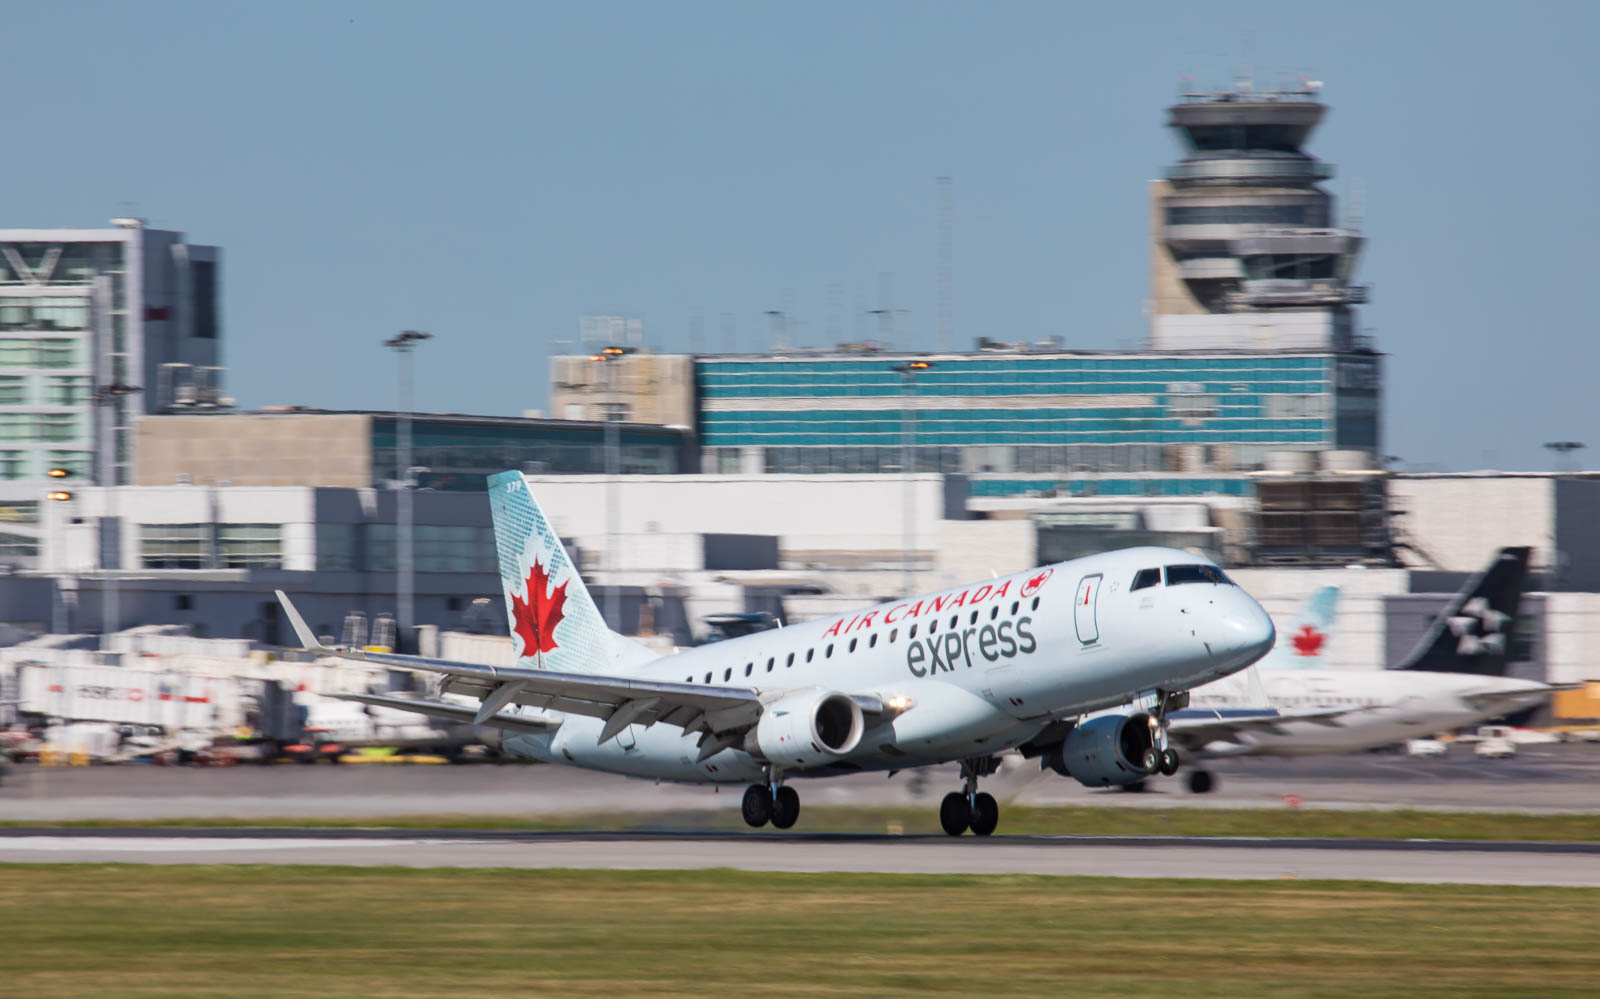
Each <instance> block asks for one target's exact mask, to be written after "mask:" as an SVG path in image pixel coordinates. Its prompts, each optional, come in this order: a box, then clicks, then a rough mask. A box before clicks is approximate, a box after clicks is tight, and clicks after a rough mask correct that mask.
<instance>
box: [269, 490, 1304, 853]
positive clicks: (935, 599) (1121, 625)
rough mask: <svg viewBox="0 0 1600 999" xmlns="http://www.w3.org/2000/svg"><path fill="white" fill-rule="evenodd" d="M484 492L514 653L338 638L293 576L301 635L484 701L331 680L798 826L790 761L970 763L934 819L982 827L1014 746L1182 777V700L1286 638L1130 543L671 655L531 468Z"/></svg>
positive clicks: (822, 770)
mask: <svg viewBox="0 0 1600 999" xmlns="http://www.w3.org/2000/svg"><path fill="white" fill-rule="evenodd" d="M489 501H490V510H491V513H492V515H493V519H494V528H495V541H496V546H497V548H498V551H499V562H500V577H501V582H502V584H503V588H504V591H505V602H506V613H507V617H508V618H509V622H510V629H511V634H512V635H513V636H514V637H513V643H514V646H515V648H516V650H517V663H518V665H517V666H515V667H496V666H485V665H478V664H473V663H458V662H449V661H445V660H439V659H429V658H422V657H417V656H405V655H396V654H391V653H382V652H369V651H365V650H362V649H355V648H337V649H335V648H327V647H325V646H323V645H322V644H321V643H320V642H319V641H318V640H317V638H316V636H315V635H314V634H313V633H312V631H311V629H310V628H308V627H307V626H306V623H305V620H304V618H303V617H301V615H300V614H299V612H298V611H297V610H295V608H294V605H293V603H292V602H291V601H290V600H289V598H288V596H286V595H285V594H284V593H283V592H282V591H279V592H278V599H279V601H280V602H281V603H282V604H283V607H284V610H285V612H286V615H287V617H288V618H289V621H290V623H291V624H292V625H293V627H294V630H295V633H296V635H298V636H299V639H300V641H301V643H302V644H303V645H304V646H305V647H306V649H308V650H310V651H314V652H317V653H321V654H323V655H328V656H335V657H338V658H342V659H348V660H354V661H359V662H366V663H377V664H381V665H384V666H389V667H398V668H406V669H412V670H420V671H424V672H429V673H435V674H440V675H441V677H442V679H441V681H440V683H439V687H438V690H439V693H440V695H441V697H442V696H443V695H450V694H455V695H467V696H469V697H474V698H477V699H478V701H479V705H478V707H477V708H476V709H475V710H474V708H473V707H471V706H470V705H466V704H461V703H452V702H449V701H446V700H442V699H438V700H434V699H427V700H415V699H410V698H405V697H399V696H394V695H385V694H336V695H332V696H335V697H342V698H344V699H347V700H354V701H362V702H365V703H368V704H378V705H383V706H387V707H397V708H403V709H405V710H408V711H415V712H419V713H421V714H426V715H431V716H434V717H439V718H449V719H455V720H460V721H467V722H470V723H472V724H474V725H475V726H478V731H479V733H480V734H481V735H482V736H483V737H484V738H485V740H486V741H490V742H491V744H492V745H497V746H498V747H499V748H500V749H501V750H502V751H504V752H507V753H510V754H514V755H518V756H523V757H526V758H529V759H533V760H539V761H543V762H546V763H558V764H570V765H573V766H578V767H585V768H589V769H593V770H601V771H606V772H609V773H616V774H624V775H628V776H632V777H643V778H651V779H655V780H667V781H676V782H690V783H702V784H724V785H726V784H747V785H748V787H747V788H746V790H745V793H744V797H743V800H742V802H741V812H742V815H743V817H744V820H745V822H746V823H748V824H749V825H750V826H751V827H753V828H760V827H761V826H764V825H766V824H767V823H768V822H770V823H771V824H772V825H773V826H774V827H776V828H778V829H788V828H790V827H792V826H793V825H794V824H795V822H796V820H797V819H798V817H799V814H800V798H799V794H798V793H797V792H796V791H795V789H794V788H793V786H791V785H790V784H789V783H787V780H788V779H789V778H791V777H827V776H832V775H839V774H849V773H859V772H862V771H889V772H890V774H891V775H892V774H893V773H894V772H896V771H899V770H902V769H908V768H911V767H921V766H928V765H932V764H939V763H948V762H951V761H959V762H960V764H961V771H962V779H963V789H962V790H961V791H951V792H950V793H949V794H947V795H946V796H945V797H944V799H943V801H942V802H941V804H940V809H939V817H940V824H941V826H942V827H943V828H944V830H945V832H947V833H949V834H950V835H952V836H959V835H961V834H962V833H964V832H966V831H967V830H969V829H970V830H971V831H972V832H973V833H974V834H976V835H979V836H987V835H989V834H991V833H993V832H994V830H995V828H996V827H997V826H998V824H999V818H1000V810H999V805H998V804H997V803H996V802H995V799H994V797H993V796H992V795H990V794H987V793H984V792H980V791H979V790H978V781H979V779H980V778H982V777H986V776H989V775H991V774H993V773H994V772H995V771H996V769H997V767H998V764H999V754H1000V753H1001V752H1002V751H1006V750H1010V749H1013V748H1017V747H1027V748H1026V750H1025V751H1027V752H1031V753H1033V754H1034V755H1040V756H1045V757H1048V758H1051V759H1053V760H1055V761H1056V763H1057V764H1058V765H1059V766H1060V767H1061V768H1062V769H1063V770H1064V771H1065V772H1067V773H1071V774H1073V775H1074V776H1080V775H1081V776H1089V775H1102V774H1103V775H1107V776H1112V777H1115V778H1116V779H1118V780H1121V779H1124V778H1127V777H1131V776H1134V775H1148V774H1150V773H1154V772H1157V771H1162V770H1164V771H1166V772H1168V773H1171V772H1175V771H1176V769H1177V766H1178V762H1179V761H1178V758H1177V754H1176V752H1175V751H1173V750H1172V749H1171V748H1170V747H1169V746H1168V745H1167V742H1166V737H1165V720H1166V718H1167V716H1168V714H1169V713H1170V712H1171V711H1173V710H1175V709H1177V708H1181V707H1182V706H1183V704H1184V703H1185V701H1186V692H1187V690H1188V689H1189V688H1190V687H1193V686H1196V685H1198V684H1201V683H1205V682H1207V681H1209V680H1213V679H1216V678H1218V677H1222V676H1226V675H1228V674H1230V673H1233V672H1236V671H1238V670H1241V669H1244V668H1245V667H1246V666H1249V665H1250V664H1251V663H1253V662H1255V661H1256V660H1257V659H1260V658H1261V657H1262V656H1263V655H1265V654H1266V652H1267V650H1268V649H1270V648H1271V647H1272V643H1273V640H1274V638H1275V633H1274V631H1273V626H1272V619H1271V618H1270V617H1269V616H1268V615H1267V613H1266V612H1265V611H1263V610H1262V609H1261V606H1260V605H1259V604H1257V603H1256V602H1255V600H1254V599H1252V598H1251V597H1250V595H1249V594H1247V593H1246V592H1245V591H1244V590H1243V589H1241V588H1240V587H1238V586H1237V585H1235V584H1234V583H1233V581H1232V580H1230V579H1229V578H1228V577H1227V576H1226V575H1225V574H1224V573H1223V571H1222V570H1221V569H1220V568H1218V567H1217V566H1216V565H1214V564H1212V563H1211V562H1210V561H1209V560H1206V559H1204V558H1201V557H1199V556H1196V555H1193V554H1190V553H1188V552H1184V551H1179V550H1176V549H1171V548H1132V549H1125V550H1122V551H1114V552H1108V553H1105V554H1100V555H1093V556H1089V557H1087V558H1080V559H1074V560H1072V561H1069V562H1061V563H1057V564H1054V565H1047V566H1042V567H1040V568H1037V569H1032V570H1029V571H1027V572H1020V573H1013V574H1011V575H1008V576H1000V577H996V578H993V579H988V580H984V581H983V582H980V583H974V584H970V585H967V586H961V587H955V588H953V589H946V590H941V591H939V592H936V593H931V594H926V595H923V596H920V597H906V598H904V599H901V600H894V601H890V602H887V603H881V604H878V605H876V606H874V607H868V608H865V609H863V610H861V611H858V612H855V613H851V614H843V615H830V616H828V617H825V618H821V619H819V620H815V621H810V622H806V623H803V624H791V625H789V626H787V627H782V628H778V629H775V630H768V631H761V632H757V633H754V634H750V635H746V636H742V637H738V638H729V639H726V640H724V641H721V642H716V643H714V644H710V645H704V646H700V647H697V648H691V649H686V650H684V651H681V652H677V653H675V654H672V655H666V656H658V655H657V654H656V653H654V652H652V651H650V650H649V649H646V648H644V647H643V646H641V645H639V644H637V643H635V642H633V641H631V640H629V639H627V638H625V637H623V636H622V635H619V634H617V633H615V632H613V631H611V630H609V629H608V628H607V627H606V625H605V622H604V619H603V618H602V616H601V614H600V612H599V609H598V608H597V607H596V605H595V602H594V600H593V598H592V597H591V596H590V595H589V590H588V588H587V587H586V586H585V585H584V582H583V579H582V578H581V577H580V576H579V575H578V573H577V571H576V569H575V567H574V566H573V564H572V562H571V560H570V558H569V556H568V554H567V552H566V550H565V548H564V547H563V545H562V543H561V539H560V538H559V537H557V535H556V532H555V531H554V530H553V529H552V527H551V526H550V522H549V520H548V519H547V518H546V517H545V514H544V512H543V510H541V509H540V507H539V505H538V503H537V502H536V501H535V500H534V498H533V495H532V493H531V490H530V489H529V487H528V484H527V482H526V480H525V479H524V478H523V476H522V474H521V473H519V472H514V471H513V472H502V473H500V474H498V475H493V476H490V477H489ZM1125 704H1131V710H1129V711H1128V712H1127V713H1125V714H1120V715H1117V716H1115V717H1101V718H1098V719H1095V720H1093V721H1087V722H1083V723H1081V724H1080V718H1081V717H1082V716H1084V715H1086V714H1088V713H1090V712H1094V711H1097V710H1100V709H1104V708H1108V707H1112V706H1115V705H1125Z"/></svg>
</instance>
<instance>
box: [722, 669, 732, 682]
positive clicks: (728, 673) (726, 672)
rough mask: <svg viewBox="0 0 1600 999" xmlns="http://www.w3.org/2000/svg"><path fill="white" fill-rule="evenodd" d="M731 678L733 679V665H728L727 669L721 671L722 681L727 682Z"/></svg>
mask: <svg viewBox="0 0 1600 999" xmlns="http://www.w3.org/2000/svg"><path fill="white" fill-rule="evenodd" d="M732 679H733V667H732V666H729V667H728V668H727V669H725V670H723V671H722V682H723V683H727V682H728V681H729V680H732Z"/></svg>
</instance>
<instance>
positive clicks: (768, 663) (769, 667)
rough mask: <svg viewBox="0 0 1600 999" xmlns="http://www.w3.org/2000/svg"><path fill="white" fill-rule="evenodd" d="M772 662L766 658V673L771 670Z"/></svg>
mask: <svg viewBox="0 0 1600 999" xmlns="http://www.w3.org/2000/svg"><path fill="white" fill-rule="evenodd" d="M772 663H773V660H771V659H768V660H767V672H768V673H771V672H772Z"/></svg>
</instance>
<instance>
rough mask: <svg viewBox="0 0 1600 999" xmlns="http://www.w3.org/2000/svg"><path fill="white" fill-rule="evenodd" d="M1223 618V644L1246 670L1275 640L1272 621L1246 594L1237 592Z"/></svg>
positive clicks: (1275, 632)
mask: <svg viewBox="0 0 1600 999" xmlns="http://www.w3.org/2000/svg"><path fill="white" fill-rule="evenodd" d="M1235 597H1236V598H1237V599H1235V600H1232V601H1229V606H1228V607H1227V608H1226V609H1225V610H1224V611H1223V614H1222V634H1223V636H1224V637H1223V644H1224V646H1225V647H1226V648H1227V649H1228V650H1229V651H1230V653H1234V654H1236V655H1237V656H1238V658H1239V659H1240V660H1241V664H1240V665H1241V667H1242V666H1248V665H1249V664H1250V663H1253V662H1255V661H1256V660H1257V659H1260V658H1261V657H1262V656H1264V655H1266V654H1267V653H1268V652H1271V651H1272V643H1274V642H1276V641H1277V640H1278V631H1277V629H1276V628H1274V627H1273V626H1272V617H1271V616H1270V615H1268V614H1267V612H1266V611H1264V610H1262V609H1261V605H1260V604H1258V603H1256V602H1255V599H1254V598H1252V597H1251V596H1250V595H1249V594H1247V593H1245V592H1243V591H1240V592H1238V593H1237V594H1235Z"/></svg>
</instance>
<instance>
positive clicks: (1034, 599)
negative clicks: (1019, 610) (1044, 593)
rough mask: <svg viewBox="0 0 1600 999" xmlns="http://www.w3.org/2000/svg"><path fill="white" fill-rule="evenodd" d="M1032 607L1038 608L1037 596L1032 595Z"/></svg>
mask: <svg viewBox="0 0 1600 999" xmlns="http://www.w3.org/2000/svg"><path fill="white" fill-rule="evenodd" d="M1033 609H1034V610H1038V609H1039V598H1038V597H1034V598H1033Z"/></svg>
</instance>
